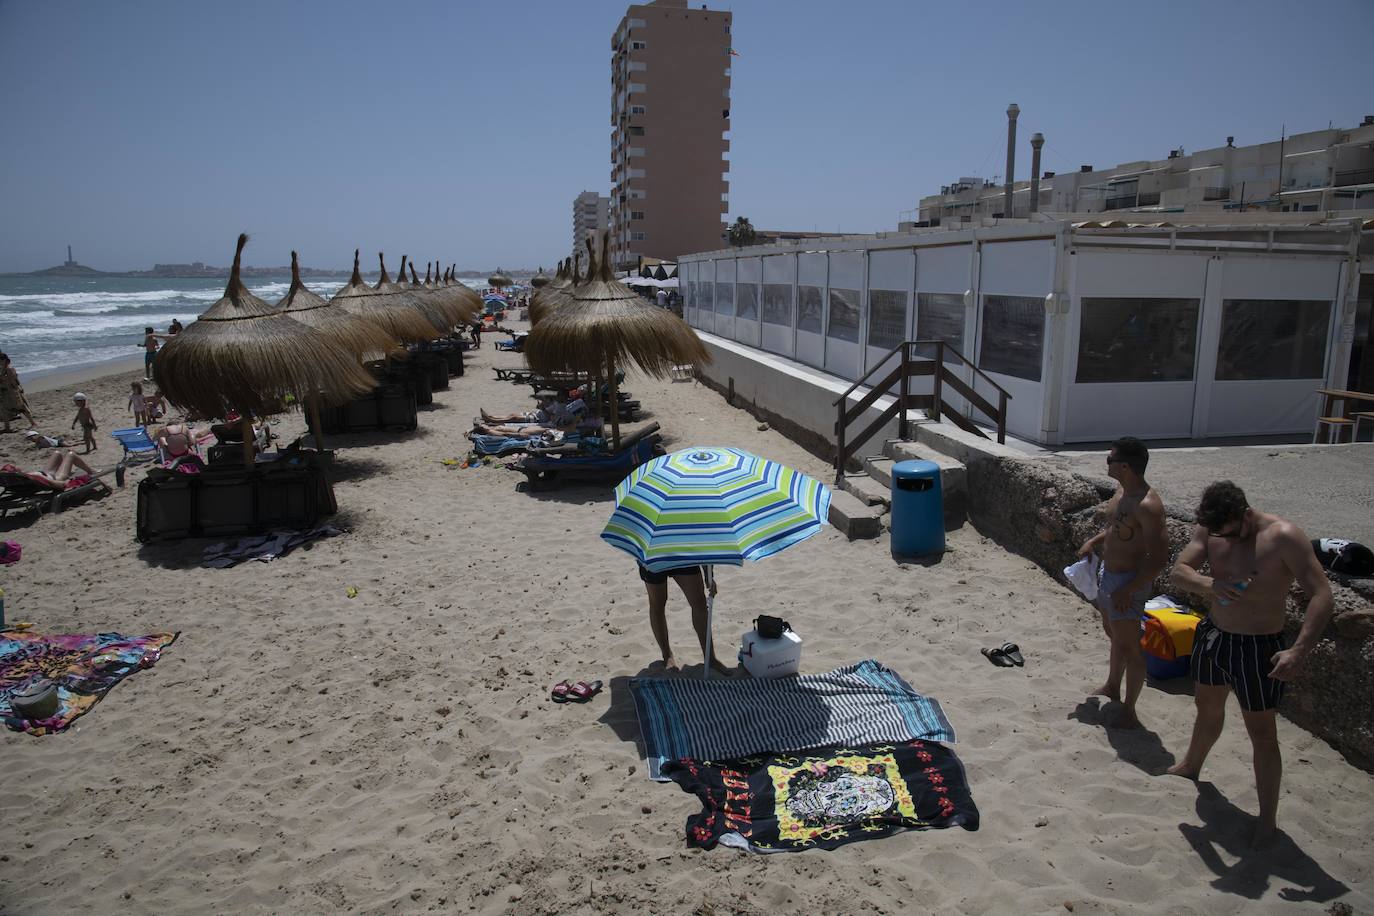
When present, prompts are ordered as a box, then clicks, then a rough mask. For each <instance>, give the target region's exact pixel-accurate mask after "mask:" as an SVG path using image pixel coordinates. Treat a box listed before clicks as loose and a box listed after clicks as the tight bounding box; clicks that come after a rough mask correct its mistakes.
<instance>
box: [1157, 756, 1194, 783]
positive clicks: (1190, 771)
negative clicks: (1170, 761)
mask: <svg viewBox="0 0 1374 916" xmlns="http://www.w3.org/2000/svg"><path fill="white" fill-rule="evenodd" d="M1164 772H1166V773H1168V774H1169V775H1170V776H1182V777H1183V778H1184V779H1194V780H1195V779H1197V777H1198V773H1200V772H1201V769H1200V768H1199V767H1195V766H1193V765H1192V764H1191V763H1189V762H1188V761H1186V760H1180V761H1179V762H1178V763H1176V764H1174V765H1173V766H1171V767H1169V769H1167V770H1165V771H1164Z"/></svg>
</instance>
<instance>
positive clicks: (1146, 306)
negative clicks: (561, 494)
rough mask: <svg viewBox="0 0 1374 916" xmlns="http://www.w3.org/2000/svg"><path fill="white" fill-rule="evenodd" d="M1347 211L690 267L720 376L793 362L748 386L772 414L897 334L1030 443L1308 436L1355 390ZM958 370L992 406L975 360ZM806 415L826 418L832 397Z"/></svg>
mask: <svg viewBox="0 0 1374 916" xmlns="http://www.w3.org/2000/svg"><path fill="white" fill-rule="evenodd" d="M1343 215H1344V214H1343ZM1350 216H1351V217H1353V218H1346V219H1325V220H1322V219H1318V218H1317V215H1316V214H1307V215H1305V217H1299V216H1298V215H1297V214H1294V215H1293V216H1292V217H1289V216H1288V215H1287V214H1273V213H1264V214H1218V215H1217V216H1216V221H1215V222H1213V223H1210V224H1209V223H1208V222H1207V221H1206V217H1200V218H1199V220H1194V218H1193V215H1192V214H1189V215H1188V217H1187V222H1186V223H1183V222H1180V223H1176V224H1167V223H1127V222H1093V221H1091V219H1092V217H1085V216H1072V215H1062V214H1037V215H1035V216H1033V217H1032V218H1031V219H1029V220H987V221H985V223H984V224H983V225H975V226H969V225H968V224H964V225H963V226H958V227H943V228H931V229H915V230H910V231H907V232H901V233H887V234H878V235H872V236H843V237H835V238H833V239H825V240H804V241H800V242H794V243H780V244H776V245H770V246H767V247H750V248H744V249H728V250H722V251H712V252H703V253H700V254H693V255H685V256H683V257H682V258H681V259H680V264H679V277H680V281H681V286H682V295H683V299H684V317H685V318H686V320H687V321H688V323H689V324H691V325H692V326H693V327H695V328H697V329H698V331H699V332H701V333H702V337H703V340H705V341H706V343H707V345H708V347H710V348H711V349H712V350H713V351H714V352H715V353H716V355H718V356H719V357H720V359H718V360H717V363H718V365H722V366H725V367H726V368H725V369H724V370H720V371H728V372H729V373H730V377H731V379H734V378H735V375H736V373H742V372H744V371H746V370H745V369H744V368H743V367H744V366H745V365H746V364H747V363H748V362H749V361H750V360H753V361H754V362H756V363H761V364H769V365H770V366H771V367H772V370H773V371H774V372H775V374H776V372H777V371H779V370H781V374H782V376H784V377H783V378H779V379H775V380H774V381H771V382H764V383H762V384H763V387H762V388H761V389H760V388H758V387H757V386H756V387H755V391H764V392H765V393H764V395H763V397H764V399H767V400H774V401H777V402H778V404H776V405H771V406H770V405H764V406H770V409H771V407H774V406H782V404H785V403H786V400H787V398H788V397H789V396H790V397H793V398H795V397H798V396H800V395H799V394H798V392H800V391H801V390H802V389H799V388H798V387H797V386H796V384H795V383H794V382H793V383H789V382H788V381H787V379H786V378H785V376H786V375H787V369H786V367H787V366H789V365H791V366H795V367H796V368H797V369H798V370H799V373H800V375H802V376H808V377H811V378H813V379H814V378H815V377H816V376H817V375H818V374H819V375H822V376H826V377H830V378H831V379H833V381H834V382H835V384H834V385H830V386H828V387H829V390H831V391H834V390H839V391H843V390H844V388H845V387H848V385H849V384H850V383H852V382H854V381H857V380H859V379H861V378H863V377H864V376H865V375H866V374H867V373H869V372H870V371H872V370H875V369H877V368H879V364H880V363H881V362H882V361H883V360H884V359H885V358H886V357H887V355H888V354H889V353H890V352H891V350H892V349H893V348H894V347H896V346H897V345H898V344H900V343H901V342H902V341H904V340H939V341H943V342H945V343H946V345H947V346H948V347H950V348H952V349H953V350H955V351H957V352H958V353H960V354H963V355H964V356H966V357H967V358H968V360H969V361H970V362H971V363H972V364H974V365H976V366H977V367H978V368H979V369H980V370H982V372H984V373H986V375H987V377H988V378H991V379H993V380H994V381H995V382H996V383H997V384H998V385H1000V386H1001V387H1002V388H1004V389H1005V390H1006V391H1007V392H1008V393H1009V394H1010V401H1009V403H1008V410H1007V430H1008V432H1009V433H1010V434H1011V435H1013V436H1015V437H1018V438H1020V439H1023V440H1027V441H1030V442H1034V443H1039V444H1043V445H1058V444H1063V443H1071V442H1089V441H1101V440H1107V439H1112V438H1115V437H1117V436H1121V435H1135V436H1139V437H1141V438H1148V439H1161V438H1205V437H1217V436H1250V435H1264V434H1279V433H1300V432H1306V431H1311V430H1312V428H1313V420H1314V417H1315V415H1316V411H1317V406H1318V398H1317V396H1316V394H1315V392H1316V389H1317V388H1320V387H1323V386H1330V387H1336V388H1344V387H1345V386H1346V378H1347V375H1346V373H1347V369H1348V367H1349V362H1350V353H1351V342H1352V340H1353V339H1354V333H1355V321H1356V306H1357V298H1358V296H1359V289H1360V284H1359V279H1360V266H1361V260H1360V258H1361V239H1362V238H1374V233H1371V232H1370V231H1369V229H1370V228H1371V226H1372V225H1374V224H1370V223H1368V222H1365V221H1362V219H1361V218H1360V217H1361V216H1363V217H1365V219H1366V220H1367V218H1368V216H1369V214H1367V213H1365V214H1351V215H1350ZM1247 217H1249V218H1248V219H1247ZM1362 230H1363V231H1362ZM1365 244H1366V245H1368V242H1366V243H1365ZM1372 261H1374V258H1371V257H1370V256H1369V253H1368V252H1366V253H1365V267H1366V269H1368V270H1374V263H1370V262H1372ZM1366 286H1368V283H1366ZM946 364H947V365H950V367H951V369H952V370H953V371H954V372H956V373H957V374H959V375H960V376H961V377H962V378H963V379H964V380H965V381H966V382H967V383H969V384H970V385H972V386H973V387H974V388H975V390H977V391H978V393H979V394H981V395H983V396H984V397H987V398H988V399H989V400H990V401H991V402H992V403H993V404H996V403H997V393H996V392H995V389H994V388H992V386H989V385H988V384H987V383H986V382H985V381H984V380H982V379H980V378H978V377H977V374H976V373H974V372H973V371H972V369H971V368H969V367H968V366H964V365H961V364H958V362H957V361H956V362H955V364H953V365H951V364H950V363H949V361H947V363H946ZM706 371H707V372H708V374H709V373H711V372H712V371H713V370H711V369H710V368H709V367H708V368H707V370H706ZM751 371H752V370H751ZM760 371H762V370H760ZM883 374H886V372H885V371H884V372H883V373H878V372H874V373H873V375H872V376H871V379H878V378H881V377H882V375H883ZM716 381H718V382H720V383H721V384H722V385H723V384H724V383H725V379H723V378H722V379H716ZM840 383H843V384H840ZM789 384H790V385H791V389H792V390H791V393H790V394H789V392H788V390H787V387H788V386H789ZM913 384H914V383H913ZM774 388H776V389H777V390H771V389H774ZM770 390H771V393H770ZM945 401H946V403H947V404H949V405H950V407H951V408H953V409H956V410H959V411H960V412H963V413H964V414H965V415H966V416H968V417H969V418H970V419H972V420H973V421H974V422H977V423H981V424H986V423H987V418H985V417H983V416H981V415H980V414H979V413H978V411H976V410H972V409H971V408H970V406H969V405H968V403H967V402H966V401H964V400H963V399H961V398H958V397H957V396H956V397H955V398H950V397H946V398H945ZM970 411H971V412H970ZM780 412H785V411H780ZM794 413H798V411H794ZM799 413H800V414H809V415H810V419H809V420H803V425H808V426H810V427H811V428H812V429H814V430H815V431H816V432H818V433H820V434H822V435H825V434H827V433H828V432H829V431H830V430H831V429H832V428H833V425H834V418H835V408H834V407H833V406H829V405H828V404H827V405H824V407H822V406H821V405H815V406H813V407H810V408H809V409H806V410H801V411H800V412H799Z"/></svg>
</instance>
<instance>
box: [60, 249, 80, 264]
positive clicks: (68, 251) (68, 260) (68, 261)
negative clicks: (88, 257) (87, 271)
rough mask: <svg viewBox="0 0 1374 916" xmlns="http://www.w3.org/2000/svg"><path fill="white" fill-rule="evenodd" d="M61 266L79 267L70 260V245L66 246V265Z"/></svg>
mask: <svg viewBox="0 0 1374 916" xmlns="http://www.w3.org/2000/svg"><path fill="white" fill-rule="evenodd" d="M62 266H63V267H78V266H80V265H78V264H77V263H76V261H74V260H72V246H70V245H68V246H67V261H66V263H65V264H63V265H62Z"/></svg>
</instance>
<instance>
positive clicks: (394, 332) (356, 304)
mask: <svg viewBox="0 0 1374 916" xmlns="http://www.w3.org/2000/svg"><path fill="white" fill-rule="evenodd" d="M329 301H330V302H332V303H334V304H335V305H340V306H343V308H344V309H345V310H346V311H347V312H349V313H350V314H353V315H357V316H358V317H359V318H364V319H366V320H368V321H370V322H372V323H373V324H375V325H377V326H378V327H380V328H382V330H384V331H386V332H387V334H389V335H390V336H391V337H393V338H395V339H396V340H399V341H402V342H406V343H410V342H419V341H424V340H430V339H431V338H433V337H434V326H433V324H431V323H430V321H429V319H427V318H426V317H425V316H424V314H423V313H421V312H420V310H419V309H417V308H414V307H413V306H411V305H408V304H403V303H401V302H398V301H396V300H394V299H383V298H382V297H381V296H380V295H379V294H378V293H377V291H376V290H375V289H373V288H372V287H370V286H368V285H367V282H366V281H364V280H363V275H362V271H361V270H360V269H359V266H358V249H356V248H355V249H353V276H352V277H351V278H350V279H349V281H348V283H347V284H346V285H345V286H344V288H343V289H341V290H339V291H338V292H337V293H335V294H334V298H333V299H331V300H329Z"/></svg>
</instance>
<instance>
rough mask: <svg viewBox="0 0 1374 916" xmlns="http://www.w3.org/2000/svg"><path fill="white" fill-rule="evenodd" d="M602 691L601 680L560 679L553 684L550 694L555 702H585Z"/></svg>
mask: <svg viewBox="0 0 1374 916" xmlns="http://www.w3.org/2000/svg"><path fill="white" fill-rule="evenodd" d="M600 692H601V682H600V681H592V682H591V683H588V682H587V681H577V682H576V683H572V682H570V681H559V682H558V683H557V684H554V685H553V690H552V691H550V696H551V697H552V698H553V701H554V702H555V703H585V702H587V701H588V700H590V699H591V698H592V697H594V696H596V695H597V694H598V693H600Z"/></svg>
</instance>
